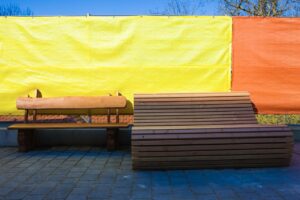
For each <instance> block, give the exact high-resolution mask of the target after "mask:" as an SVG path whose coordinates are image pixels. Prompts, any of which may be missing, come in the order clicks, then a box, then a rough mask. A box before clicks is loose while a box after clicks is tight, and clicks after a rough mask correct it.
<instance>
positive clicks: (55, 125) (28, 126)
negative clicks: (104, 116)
mask: <svg viewBox="0 0 300 200" xmlns="http://www.w3.org/2000/svg"><path fill="white" fill-rule="evenodd" d="M128 126H129V124H125V123H118V124H113V123H110V124H89V123H82V124H79V123H28V124H13V125H11V126H9V127H8V129H65V128H127V127H128Z"/></svg>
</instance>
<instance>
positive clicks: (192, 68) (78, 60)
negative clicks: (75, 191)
mask: <svg viewBox="0 0 300 200" xmlns="http://www.w3.org/2000/svg"><path fill="white" fill-rule="evenodd" d="M231 21H232V20H231V18H230V17H194V16H193V17H168V16H128V17H1V18H0V114H1V115H8V114H21V112H20V111H17V110H16V105H15V100H16V98H17V97H19V96H26V95H27V94H28V93H30V92H32V91H33V90H34V89H36V88H38V89H40V90H41V91H42V93H43V96H45V97H53V96H79V95H87V96H97V95H105V94H108V93H114V92H116V91H119V92H120V93H121V94H122V95H124V96H126V97H127V98H128V99H129V101H131V102H132V100H133V93H146V92H202V91H229V90H230V65H231Z"/></svg>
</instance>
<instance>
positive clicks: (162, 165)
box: [132, 159, 290, 170]
mask: <svg viewBox="0 0 300 200" xmlns="http://www.w3.org/2000/svg"><path fill="white" fill-rule="evenodd" d="M289 164H290V160H289V159H268V160H267V159H265V160H263V161H261V160H254V161H253V160H236V161H232V160H228V161H226V162H225V161H223V162H222V163H220V162H217V163H216V162H212V161H209V162H208V161H192V162H155V163H153V162H150V163H149V162H138V163H137V162H134V163H133V164H132V167H133V169H135V170H136V169H145V170H147V169H151V170H153V169H195V168H226V167H234V168H242V167H251V168H253V167H277V166H279V167H281V166H288V165H289Z"/></svg>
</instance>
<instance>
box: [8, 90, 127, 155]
mask: <svg viewBox="0 0 300 200" xmlns="http://www.w3.org/2000/svg"><path fill="white" fill-rule="evenodd" d="M126 104H127V100H126V98H125V97H123V96H97V97H55V98H42V95H41V92H40V91H39V90H37V93H36V98H30V97H25V98H24V97H22V98H18V99H17V108H18V109H22V110H25V115H24V122H25V123H20V124H13V125H11V126H9V127H8V129H17V130H18V143H19V151H21V152H26V151H29V150H31V149H34V148H35V147H36V146H38V144H37V141H36V133H35V130H36V129H85V128H88V129H93V128H104V129H106V132H107V149H108V150H114V149H116V148H117V145H118V131H119V128H127V127H128V126H129V124H125V123H120V122H119V109H122V108H125V107H126ZM74 109H76V110H77V111H78V110H79V111H80V110H81V111H85V113H88V119H87V122H86V123H44V122H42V123H37V114H41V113H38V112H41V111H43V110H47V111H51V110H55V112H56V113H57V112H59V111H60V110H74ZM92 109H106V110H107V123H103V124H102V123H101V124H100V123H97V124H96V123H92V113H91V110H92ZM111 110H115V114H116V123H112V122H111ZM30 113H32V114H33V117H32V118H33V120H32V121H30V122H29V120H28V119H29V114H30ZM48 114H49V113H48Z"/></svg>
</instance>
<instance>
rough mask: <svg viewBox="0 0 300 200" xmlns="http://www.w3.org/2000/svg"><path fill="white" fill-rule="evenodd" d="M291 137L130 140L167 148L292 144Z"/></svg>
mask: <svg viewBox="0 0 300 200" xmlns="http://www.w3.org/2000/svg"><path fill="white" fill-rule="evenodd" d="M292 141H293V139H292V137H269V138H263V137H260V138H258V137H257V138H222V139H217V140H216V139H215V138H208V139H185V140H132V141H131V144H132V146H153V145H159V146H162V145H163V146H169V145H197V144H198V145H208V144H270V143H286V144H287V145H288V146H289V144H292Z"/></svg>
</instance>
